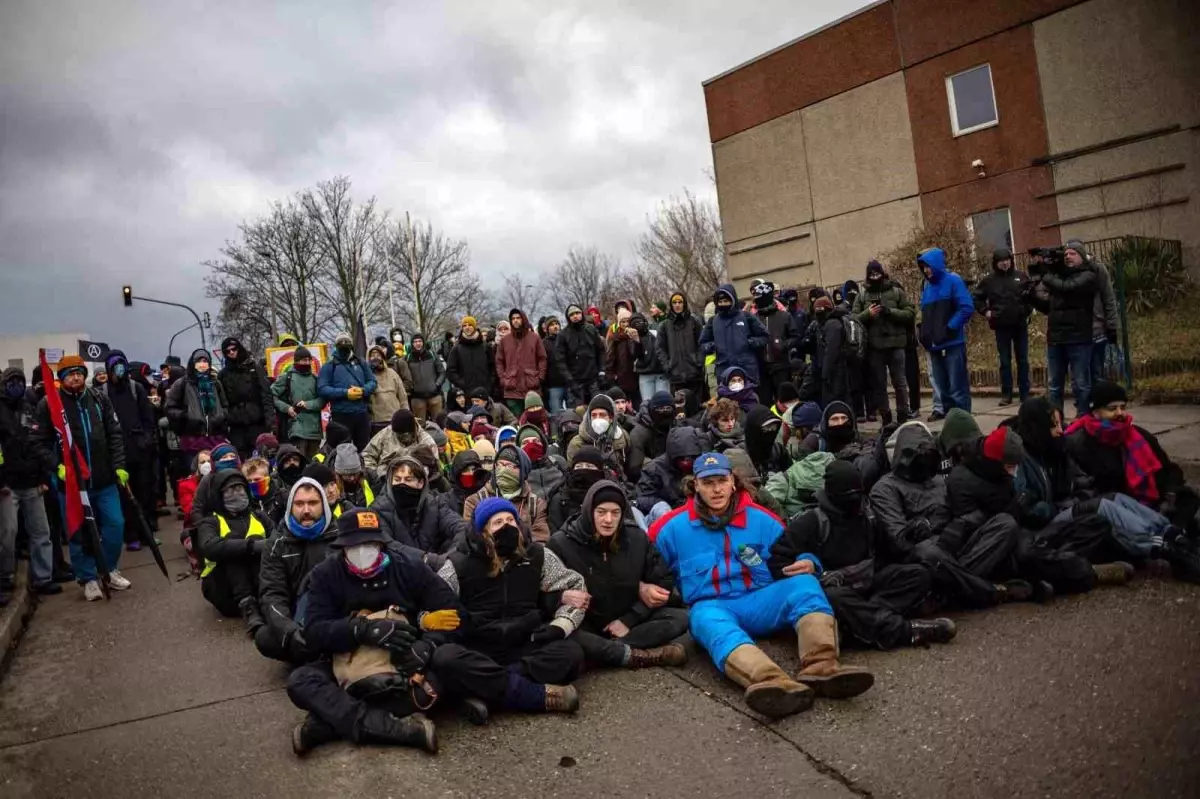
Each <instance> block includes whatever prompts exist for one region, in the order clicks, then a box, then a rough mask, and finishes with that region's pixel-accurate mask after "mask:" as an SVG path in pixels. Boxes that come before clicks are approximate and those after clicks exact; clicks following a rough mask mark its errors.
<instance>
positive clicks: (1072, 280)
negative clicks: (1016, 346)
mask: <svg viewBox="0 0 1200 799" xmlns="http://www.w3.org/2000/svg"><path fill="white" fill-rule="evenodd" d="M1073 244H1076V245H1077V244H1078V242H1073ZM1080 250H1082V246H1079V247H1074V246H1072V247H1069V248H1067V249H1065V250H1064V249H1051V250H1046V251H1044V252H1043V253H1042V259H1043V261H1044V268H1045V271H1044V273H1043V274H1042V275H1041V279H1040V280H1039V281H1038V285H1037V286H1036V287H1035V289H1034V291H1033V293H1032V294H1031V295H1030V299H1031V301H1032V303H1033V305H1034V307H1035V308H1037V309H1038V310H1039V311H1041V312H1042V313H1044V314H1046V315H1047V316H1048V317H1049V320H1048V321H1047V323H1046V365H1047V367H1048V368H1049V373H1050V374H1049V382H1050V390H1049V396H1050V401H1051V402H1052V403H1054V405H1055V406H1056V407H1059V408H1061V407H1063V384H1064V383H1065V382H1066V378H1067V370H1068V369H1070V370H1071V393H1072V395H1073V396H1074V398H1075V414H1076V416H1083V415H1084V414H1085V413H1087V411H1088V397H1089V395H1090V394H1091V389H1092V317H1093V314H1094V308H1095V303H1096V294H1097V292H1098V291H1099V281H1098V279H1097V277H1096V270H1095V269H1094V268H1093V267H1092V265H1091V264H1089V263H1088V262H1087V261H1086V260H1084V258H1083V255H1082V254H1081V252H1080Z"/></svg>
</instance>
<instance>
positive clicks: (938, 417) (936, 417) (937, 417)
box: [925, 411, 946, 422]
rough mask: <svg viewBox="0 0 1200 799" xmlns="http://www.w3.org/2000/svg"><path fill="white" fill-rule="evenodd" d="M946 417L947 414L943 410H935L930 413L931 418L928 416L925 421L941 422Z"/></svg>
mask: <svg viewBox="0 0 1200 799" xmlns="http://www.w3.org/2000/svg"><path fill="white" fill-rule="evenodd" d="M945 418H946V414H944V413H942V412H941V411H934V412H933V413H931V414H929V418H927V419H926V420H925V421H927V422H940V421H942V420H943V419H945Z"/></svg>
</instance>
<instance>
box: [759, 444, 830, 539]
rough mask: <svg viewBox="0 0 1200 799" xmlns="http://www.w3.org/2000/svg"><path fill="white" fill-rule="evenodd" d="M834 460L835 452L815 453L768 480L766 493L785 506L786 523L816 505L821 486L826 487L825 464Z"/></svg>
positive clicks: (776, 473)
mask: <svg viewBox="0 0 1200 799" xmlns="http://www.w3.org/2000/svg"><path fill="white" fill-rule="evenodd" d="M833 460H834V455H833V453H831V452H814V453H812V454H811V455H809V456H808V457H807V458H805V459H804V460H800V461H796V462H795V463H793V464H792V465H791V466H790V467H788V470H787V471H786V472H775V473H774V474H772V475H771V476H770V478H768V479H767V485H766V492H767V493H768V494H770V495H771V496H772V497H774V499H775V501H776V502H778V503H779V506H780V507H781V508H782V509H783V514H784V515H783V519H784V521H785V522H786V521H787V520H788V519H791V518H792V517H793V516H795V515H796V514H797V513H803V512H804V511H806V510H808V509H810V508H812V507H813V506H814V505H816V502H817V500H816V497H815V494H816V492H817V489H819V488H823V487H824V486H825V467H826V466H828V465H829V464H830V463H831V462H832V461H833Z"/></svg>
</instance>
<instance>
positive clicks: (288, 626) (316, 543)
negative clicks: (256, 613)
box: [258, 445, 337, 640]
mask: <svg viewBox="0 0 1200 799" xmlns="http://www.w3.org/2000/svg"><path fill="white" fill-rule="evenodd" d="M284 446H287V445H284ZM282 450H283V447H280V451H282ZM301 486H308V487H309V488H315V489H316V490H317V494H318V495H319V496H320V497H321V508H322V510H323V514H324V517H325V529H324V530H322V531H321V533H320V535H318V536H317V537H316V538H312V539H307V538H298V537H296V536H295V535H294V534H293V533H292V531H291V529H290V528H289V527H288V523H287V517H288V516H289V515H290V514H291V509H292V501H293V500H294V499H295V497H296V490H297V489H298V488H300V487H301ZM335 538H337V526H336V525H334V524H333V512H332V511H331V510H330V508H329V501H328V500H327V499H326V498H325V489H324V488H323V487H322V486H321V485H320V484H319V483H318V482H317V481H316V480H314V479H312V478H311V477H301V478H300V479H299V480H297V481H296V483H295V485H293V486H292V487H291V489H290V490H289V491H288V496H287V510H286V511H285V515H284V518H283V520H282V521H280V522H279V524H278V525H276V527H275V533H274V534H273V535H272V536H271V540H270V541H269V542H268V544H267V547H266V549H264V550H263V555H262V561H261V563H260V565H259V572H258V596H259V604H260V606H261V608H262V613H263V617H264V618H265V619H266V620H267V624H268V625H269V626H270V627H271V628H272V629H273V630H275V632H276V633H277V634H278V636H279V638H280V639H281V640H282V639H284V638H287V637H290V636H291V635H292V634H293V633H294V632H295V631H296V630H298V629H300V624H299V623H297V622H296V621H295V614H296V604H297V602H299V600H300V597H301V595H302V594H303V593H304V592H305V590H306V589H307V587H308V586H307V582H308V575H309V573H310V572H312V570H313V568H314V567H316V565H317V564H318V563H320V562H322V561H323V560H325V558H326V557H327V556H328V555H329V552H330V549H329V545H330V544H331V543H333V541H334V539H335Z"/></svg>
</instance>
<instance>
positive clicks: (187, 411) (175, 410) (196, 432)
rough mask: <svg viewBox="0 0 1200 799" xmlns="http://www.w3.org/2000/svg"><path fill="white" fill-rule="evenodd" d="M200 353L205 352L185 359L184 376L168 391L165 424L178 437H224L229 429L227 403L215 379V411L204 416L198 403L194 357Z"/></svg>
mask: <svg viewBox="0 0 1200 799" xmlns="http://www.w3.org/2000/svg"><path fill="white" fill-rule="evenodd" d="M203 353H204V350H196V351H195V352H193V353H192V357H191V358H189V359H188V366H187V375H186V376H185V377H184V378H183V379H182V380H178V381H176V382H174V383H173V384H172V385H171V388H170V389H169V390H168V391H167V420H168V421H169V422H170V423H171V429H172V430H174V431H175V433H176V434H178V435H181V436H220V435H224V433H225V431H226V430H227V428H228V418H227V412H228V408H229V401H228V400H227V399H226V397H225V389H224V388H223V387H222V386H221V381H220V380H219V379H217V376H216V375H213V391H214V392H216V397H217V405H216V408H214V409H213V411H212V413H205V412H204V407H203V406H202V405H201V403H200V388H199V380H200V376H199V374H198V373H197V372H196V356H197V355H199V354H203ZM209 374H212V372H211V371H210V372H209Z"/></svg>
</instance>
